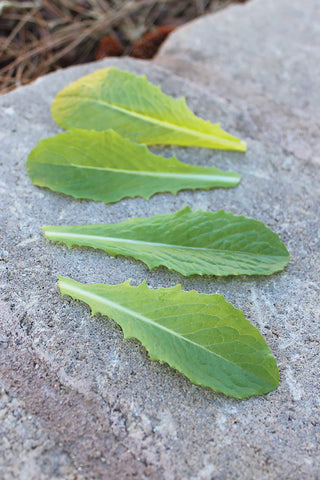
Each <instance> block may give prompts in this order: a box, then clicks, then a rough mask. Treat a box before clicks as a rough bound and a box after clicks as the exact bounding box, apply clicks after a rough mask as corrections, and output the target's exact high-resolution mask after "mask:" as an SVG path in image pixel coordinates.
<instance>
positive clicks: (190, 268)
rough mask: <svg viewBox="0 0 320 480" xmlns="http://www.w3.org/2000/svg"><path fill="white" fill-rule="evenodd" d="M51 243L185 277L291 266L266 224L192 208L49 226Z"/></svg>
mask: <svg viewBox="0 0 320 480" xmlns="http://www.w3.org/2000/svg"><path fill="white" fill-rule="evenodd" d="M43 231H44V234H45V236H46V237H47V238H48V239H49V240H54V241H60V242H64V243H65V244H66V245H67V246H68V247H69V248H71V246H72V245H84V246H87V247H93V248H99V249H102V250H105V251H106V252H108V253H110V254H111V255H124V256H131V257H134V258H136V259H139V260H142V261H143V262H144V263H146V264H147V265H148V267H149V268H150V269H152V268H154V267H158V266H159V265H165V266H166V267H168V268H170V269H171V270H176V271H177V272H180V273H182V274H183V275H193V274H199V275H204V274H206V275H270V274H272V273H274V272H277V271H279V270H282V269H283V268H284V267H285V266H286V265H287V264H288V262H289V258H290V257H289V253H288V251H287V249H286V247H285V245H284V244H283V243H282V242H281V240H280V239H279V237H278V235H277V234H276V233H274V232H272V231H271V230H270V229H269V228H267V227H266V226H265V225H264V224H263V223H262V222H259V221H257V220H254V219H252V218H246V217H244V216H240V215H239V216H238V215H233V214H232V213H226V212H224V211H223V210H220V211H218V212H215V213H212V212H203V211H202V210H198V211H196V212H194V211H192V210H190V208H189V207H185V208H184V209H182V210H180V211H179V212H176V213H174V214H166V215H155V216H154V217H151V218H133V219H132V220H129V221H127V222H122V223H115V224H109V225H80V226H72V227H58V226H53V225H49V226H46V227H43Z"/></svg>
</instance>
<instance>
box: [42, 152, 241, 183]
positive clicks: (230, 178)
mask: <svg viewBox="0 0 320 480" xmlns="http://www.w3.org/2000/svg"><path fill="white" fill-rule="evenodd" d="M47 151H48V152H49V153H52V152H51V151H50V150H47ZM36 163H37V164H41V165H50V166H52V165H54V166H58V167H73V168H79V169H86V170H99V171H104V172H105V171H110V172H115V173H124V174H127V175H140V176H144V177H147V176H148V177H164V178H196V179H198V180H210V179H217V180H219V181H224V182H229V183H230V182H234V181H240V176H241V175H240V174H237V173H234V172H230V175H226V176H224V175H222V174H220V173H216V174H202V173H200V174H199V173H168V172H148V171H145V170H123V169H120V168H110V167H94V166H91V165H77V164H74V163H67V164H65V163H54V164H51V163H50V162H36Z"/></svg>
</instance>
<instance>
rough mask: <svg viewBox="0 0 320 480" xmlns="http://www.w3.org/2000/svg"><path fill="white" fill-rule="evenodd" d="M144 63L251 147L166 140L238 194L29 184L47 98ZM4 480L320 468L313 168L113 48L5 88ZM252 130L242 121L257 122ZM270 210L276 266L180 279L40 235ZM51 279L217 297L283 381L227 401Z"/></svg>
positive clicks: (220, 107)
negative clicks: (232, 174) (251, 333)
mask: <svg viewBox="0 0 320 480" xmlns="http://www.w3.org/2000/svg"><path fill="white" fill-rule="evenodd" d="M111 64H112V65H116V66H118V67H120V68H124V69H129V70H130V71H132V72H135V73H139V74H141V73H145V74H146V75H147V77H148V78H149V79H150V80H151V81H153V82H154V83H156V84H159V85H161V86H162V88H163V90H164V91H165V92H167V93H170V94H172V95H173V96H174V97H180V96H183V95H185V96H186V98H187V102H188V104H189V106H190V108H191V109H192V110H193V111H194V112H196V113H197V114H199V115H200V116H202V117H203V118H206V119H210V120H211V121H221V123H222V125H223V127H225V128H226V129H227V130H228V131H230V132H231V133H233V134H235V135H238V136H239V137H241V138H242V139H243V140H246V141H247V142H248V152H247V153H246V154H241V153H232V152H214V151H211V150H206V149H195V148H161V147H157V148H155V149H154V150H155V151H159V152H162V153H163V152H164V153H165V154H166V155H170V154H172V153H175V154H176V155H177V156H178V158H179V159H181V160H183V161H185V162H190V163H192V164H196V165H203V166H211V165H212V164H215V165H216V166H217V167H218V168H221V169H226V170H228V169H230V170H231V169H232V170H234V171H238V172H240V173H242V174H243V178H242V181H241V183H240V185H239V186H238V187H237V188H235V189H228V190H223V189H217V190H211V191H209V192H203V191H195V192H190V191H183V192H180V193H179V194H178V195H177V196H172V195H170V194H158V195H155V196H154V197H152V198H151V199H150V201H145V200H143V199H142V198H136V199H123V200H122V201H120V202H118V203H116V204H112V205H104V204H102V203H95V202H90V201H85V200H75V199H72V198H69V197H67V196H64V195H60V194H55V193H53V192H51V191H49V190H46V189H40V188H37V187H35V186H33V185H32V184H31V182H30V180H29V178H28V176H27V174H26V168H25V162H26V158H27V155H28V153H29V152H30V150H31V149H32V148H33V147H34V146H35V145H36V143H37V141H38V140H40V139H42V138H45V137H47V136H49V135H54V134H55V133H57V132H58V131H59V128H58V127H57V126H56V125H55V124H54V123H53V121H52V118H51V115H50V104H51V101H52V99H53V98H54V95H55V94H56V93H57V91H58V90H60V89H61V88H62V87H64V86H65V85H67V84H68V83H70V82H71V81H73V80H75V79H77V78H79V77H81V76H82V75H84V74H87V73H89V72H91V71H94V70H96V69H97V68H100V67H104V66H107V65H111ZM0 115H1V119H0V125H1V127H0V141H1V150H0V171H1V176H0V192H1V209H0V226H1V247H0V271H1V283H0V379H1V388H2V389H1V390H0V416H1V423H0V478H4V480H11V479H26V480H27V479H28V480H29V479H31V480H33V479H34V480H38V479H40V480H42V479H43V480H45V479H49V478H50V479H51V478H53V479H56V478H57V479H58V478H59V479H60V478H66V479H68V480H69V479H74V480H75V479H79V480H82V479H108V480H113V479H117V480H124V479H133V478H137V479H139V480H140V479H141V480H144V479H152V480H190V479H196V480H211V479H215V480H217V479H219V480H224V479H227V478H228V479H237V478H239V479H240V478H241V479H251V478H255V479H264V480H265V479H279V478H286V479H295V480H303V479H306V480H307V479H308V480H310V479H313V480H315V479H316V478H319V477H318V473H319V470H318V468H319V464H318V463H317V461H318V460H317V455H316V454H317V451H318V447H319V444H318V442H319V420H320V419H319V386H318V380H319V361H318V352H319V350H318V349H319V335H318V333H319V301H318V299H319V241H320V238H319V237H320V232H319V219H318V215H319V204H320V202H319V200H320V198H319V196H320V195H319V187H318V185H319V168H318V165H317V164H316V163H315V162H313V161H312V159H310V160H308V161H305V162H304V163H301V160H300V159H299V158H298V157H297V156H296V155H295V154H294V153H292V152H290V151H288V150H286V149H284V148H283V147H282V145H281V144H279V143H277V142H271V141H270V142H267V141H265V138H264V136H263V135H262V134H261V129H266V128H267V125H268V123H267V122H268V119H266V120H265V122H266V123H264V119H263V118H261V123H260V124H259V125H254V126H252V123H251V122H252V119H251V113H250V111H249V110H247V109H246V108H245V104H244V106H243V109H242V110H241V112H240V111H239V109H238V107H237V106H235V105H232V104H231V103H230V102H229V101H228V100H227V99H226V98H224V97H223V96H220V95H219V96H218V95H215V94H213V92H212V91H210V90H208V89H205V88H204V87H199V86H197V85H196V84H194V83H191V82H190V81H188V80H184V79H182V78H179V77H178V76H174V75H173V74H172V73H169V72H168V71H166V70H164V69H162V68H160V67H157V66H155V65H153V64H151V63H147V62H142V61H137V60H129V59H114V60H105V61H103V62H100V63H95V64H90V65H84V66H80V67H73V68H70V69H67V70H62V71H60V72H57V73H54V74H51V75H48V76H46V77H44V78H41V79H39V80H37V81H36V82H35V83H33V84H32V85H30V86H27V87H23V88H19V89H18V90H16V91H14V92H12V93H10V94H7V95H5V96H2V97H0ZM251 126H252V130H251ZM187 204H188V205H190V206H191V207H192V208H194V209H198V208H202V209H204V210H210V211H215V210H217V209H220V208H225V209H226V210H227V211H232V212H233V213H235V214H245V215H247V216H251V217H255V218H257V219H259V220H262V221H264V222H265V223H266V224H267V225H268V226H269V227H271V228H272V229H273V230H275V231H276V232H277V233H278V234H279V235H280V237H281V238H282V240H283V241H284V242H285V243H286V245H287V247H288V249H289V251H290V253H291V258H292V260H291V262H290V264H289V266H288V267H287V269H286V270H285V271H284V272H282V273H279V274H276V275H274V276H272V277H266V278H258V277H250V278H249V277H248V278H225V279H223V278H219V279H216V278H213V277H203V278H202V277H199V276H193V277H189V278H184V277H182V276H181V275H179V274H178V273H174V272H170V271H168V270H167V269H165V268H157V269H156V270H154V271H152V272H150V271H148V270H147V268H146V267H145V266H144V264H142V263H141V262H138V261H135V260H134V259H130V258H122V257H118V258H113V257H110V256H108V255H107V254H104V253H103V252H99V251H94V250H90V249H83V248H75V249H73V250H67V249H66V248H65V247H64V246H62V245H57V244H54V243H50V242H48V241H47V240H46V239H45V238H44V237H43V235H42V232H41V226H42V225H46V224H61V225H63V224H73V223H77V224H81V223H90V222H93V223H102V222H119V221H122V220H127V219H130V218H131V217H133V216H137V217H143V216H151V215H153V214H155V213H168V212H175V211H176V210H178V209H180V208H182V207H183V206H185V205H187ZM58 274H61V275H65V276H71V277H72V278H74V279H76V280H78V281H82V282H85V283H93V282H106V283H109V284H117V283H120V282H123V281H125V280H127V279H132V284H134V285H137V284H139V283H140V282H141V281H142V280H143V279H146V281H147V283H148V285H149V286H150V287H151V288H157V287H160V286H162V287H168V286H173V285H175V284H177V283H181V284H182V288H183V289H185V290H190V289H193V288H194V289H196V290H197V291H199V292H205V293H220V294H223V295H224V296H225V297H226V299H227V300H228V301H231V302H232V303H233V304H234V305H235V306H236V307H238V308H241V309H243V310H244V312H245V314H246V316H247V317H248V318H249V319H250V321H251V322H252V323H253V324H254V325H256V326H257V327H258V328H259V329H260V331H261V333H262V334H263V336H264V338H265V339H266V341H267V343H268V344H269V345H270V347H271V348H272V351H273V353H274V355H275V357H276V358H277V361H278V365H279V369H280V386H279V388H278V389H277V390H276V391H274V392H272V393H270V394H268V395H266V396H263V397H253V398H250V399H248V400H245V401H237V400H234V399H232V398H227V397H225V396H223V395H220V394H215V393H214V392H212V391H210V390H209V389H205V388H201V387H199V386H196V385H192V384H191V383H190V382H189V381H188V379H187V378H186V377H184V376H183V375H181V374H180V373H178V372H176V371H174V370H172V369H171V368H170V367H169V366H168V365H166V364H161V363H159V362H152V361H150V359H149V358H148V355H147V353H146V351H145V349H144V348H143V347H141V345H140V344H139V342H137V341H135V340H123V335H122V332H121V329H120V328H119V327H118V326H117V325H116V324H115V323H114V322H113V321H112V320H110V319H107V318H105V317H101V316H99V315H97V316H96V317H94V318H91V316H90V312H89V310H88V308H87V307H86V306H85V305H83V304H80V303H78V302H74V301H71V300H70V299H68V298H64V299H61V297H60V294H59V291H58V288H57V285H56V281H57V276H58Z"/></svg>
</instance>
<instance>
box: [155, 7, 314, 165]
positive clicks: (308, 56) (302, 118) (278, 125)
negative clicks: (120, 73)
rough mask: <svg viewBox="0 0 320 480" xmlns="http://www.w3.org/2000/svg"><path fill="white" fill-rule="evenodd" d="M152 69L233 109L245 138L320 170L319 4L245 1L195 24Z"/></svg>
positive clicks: (178, 34) (178, 33) (177, 35)
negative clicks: (167, 72)
mask: <svg viewBox="0 0 320 480" xmlns="http://www.w3.org/2000/svg"><path fill="white" fill-rule="evenodd" d="M155 62H156V63H157V64H159V65H162V66H164V67H166V68H168V69H170V70H171V71H173V72H175V73H176V74H178V75H181V76H182V77H184V78H189V79H191V80H193V81H196V82H197V83H198V84H201V85H205V86H206V87H207V88H209V89H210V91H211V92H212V93H213V94H214V95H215V96H221V97H223V98H225V99H226V100H227V101H229V102H230V103H232V105H233V106H234V107H235V108H236V109H237V110H238V112H239V117H240V118H239V121H240V122H242V125H241V127H242V130H244V131H245V132H246V133H247V135H249V136H250V137H251V138H254V139H258V138H259V139H261V140H263V141H264V143H273V142H275V143H277V144H279V145H281V146H282V148H283V149H284V150H285V151H286V152H288V153H293V154H294V155H295V156H296V157H297V158H299V159H301V160H304V161H309V160H312V161H317V162H318V164H320V154H319V138H320V127H319V124H320V108H319V106H320V89H319V78H320V8H319V1H318V0H304V1H303V2H301V0H268V1H263V0H250V1H248V2H246V3H245V4H243V5H241V4H240V5H233V6H231V7H229V8H227V9H225V10H222V11H221V12H219V13H216V14H214V15H207V16H204V17H200V18H199V19H197V20H195V21H193V22H190V23H189V24H186V25H185V26H183V27H180V28H179V29H177V30H175V31H174V32H173V33H172V34H171V35H170V37H169V38H168V40H167V41H166V42H165V43H164V44H163V46H162V47H161V50H160V52H159V54H158V55H157V57H156V59H155ZM244 111H245V112H246V116H245V117H243V118H241V113H242V112H244Z"/></svg>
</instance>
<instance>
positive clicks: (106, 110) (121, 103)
mask: <svg viewBox="0 0 320 480" xmlns="http://www.w3.org/2000/svg"><path fill="white" fill-rule="evenodd" d="M51 110H52V115H53V119H54V120H55V122H57V123H58V124H59V125H60V126H61V127H63V128H65V129H66V130H69V129H71V128H82V129H86V130H99V131H101V130H108V129H110V128H112V129H113V130H116V131H117V132H118V133H119V134H121V135H122V136H124V137H126V138H129V139H130V140H133V141H136V142H138V143H145V144H146V145H156V144H162V145H185V146H196V147H207V148H218V149H222V150H239V151H242V152H244V151H245V150H246V144H245V143H244V142H242V141H240V140H238V139H237V138H235V137H233V136H232V135H230V134H228V133H226V132H225V131H224V130H222V129H221V127H220V125H219V124H212V123H210V122H208V121H205V120H202V119H201V118H199V117H197V116H195V115H194V114H193V113H192V112H191V111H190V110H189V108H188V107H187V104H186V101H185V99H184V98H181V99H178V100H176V99H173V98H172V97H170V96H169V95H166V94H164V93H163V92H162V91H161V89H160V87H157V86H155V85H153V84H152V83H150V82H148V81H147V79H146V78H145V77H144V76H142V77H139V76H136V75H134V74H133V73H129V72H127V71H122V70H119V69H117V68H114V67H109V68H105V69H102V70H98V71H97V72H94V73H92V74H90V75H87V76H85V77H82V78H80V79H79V80H77V81H75V82H74V83H72V84H71V85H69V86H67V87H66V88H64V89H63V90H61V91H60V92H59V93H58V94H57V96H56V98H55V99H54V101H53V103H52V109H51Z"/></svg>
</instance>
